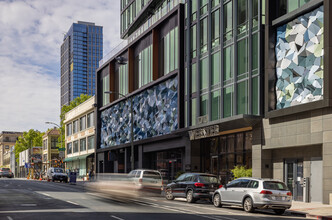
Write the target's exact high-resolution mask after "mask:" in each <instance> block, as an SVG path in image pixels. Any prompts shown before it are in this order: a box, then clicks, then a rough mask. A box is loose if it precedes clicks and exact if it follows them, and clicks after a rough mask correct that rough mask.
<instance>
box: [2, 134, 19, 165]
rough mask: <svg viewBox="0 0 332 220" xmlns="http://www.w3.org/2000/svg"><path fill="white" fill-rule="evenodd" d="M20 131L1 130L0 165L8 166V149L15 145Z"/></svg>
mask: <svg viewBox="0 0 332 220" xmlns="http://www.w3.org/2000/svg"><path fill="white" fill-rule="evenodd" d="M22 134H23V133H22V132H14V131H3V132H1V133H0V166H4V167H8V168H9V166H10V164H9V163H10V149H11V147H13V146H15V143H16V140H17V139H18V137H19V136H22Z"/></svg>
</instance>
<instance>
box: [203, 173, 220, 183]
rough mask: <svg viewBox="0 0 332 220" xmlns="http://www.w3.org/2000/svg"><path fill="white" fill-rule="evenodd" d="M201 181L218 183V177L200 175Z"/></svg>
mask: <svg viewBox="0 0 332 220" xmlns="http://www.w3.org/2000/svg"><path fill="white" fill-rule="evenodd" d="M199 179H200V181H201V182H204V183H218V179H217V177H215V176H207V175H206V176H202V175H201V176H199Z"/></svg>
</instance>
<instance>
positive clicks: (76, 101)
mask: <svg viewBox="0 0 332 220" xmlns="http://www.w3.org/2000/svg"><path fill="white" fill-rule="evenodd" d="M89 98H91V96H89V95H87V94H81V95H80V96H78V97H76V98H75V99H74V100H73V101H71V102H70V103H69V105H64V106H62V108H61V114H60V126H61V134H62V140H61V135H60V136H59V139H58V147H60V146H61V142H62V146H63V147H64V146H65V124H64V123H63V121H64V120H65V115H66V113H67V112H69V111H70V110H72V109H73V108H75V107H76V106H78V105H80V104H82V103H83V102H85V101H86V100H88V99H89Z"/></svg>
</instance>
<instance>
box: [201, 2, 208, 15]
mask: <svg viewBox="0 0 332 220" xmlns="http://www.w3.org/2000/svg"><path fill="white" fill-rule="evenodd" d="M207 5H208V0H201V15H203V14H205V13H206V12H207V10H208V6H207Z"/></svg>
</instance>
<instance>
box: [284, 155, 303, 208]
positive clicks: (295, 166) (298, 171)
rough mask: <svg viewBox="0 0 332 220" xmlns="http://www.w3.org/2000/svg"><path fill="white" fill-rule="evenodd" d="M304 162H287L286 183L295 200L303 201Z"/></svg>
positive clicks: (298, 160) (295, 160)
mask: <svg viewBox="0 0 332 220" xmlns="http://www.w3.org/2000/svg"><path fill="white" fill-rule="evenodd" d="M302 179H303V160H302V159H294V160H286V161H285V182H286V184H287V186H288V188H289V189H290V190H291V192H292V194H293V200H295V201H303V187H302V184H301V180H302Z"/></svg>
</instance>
